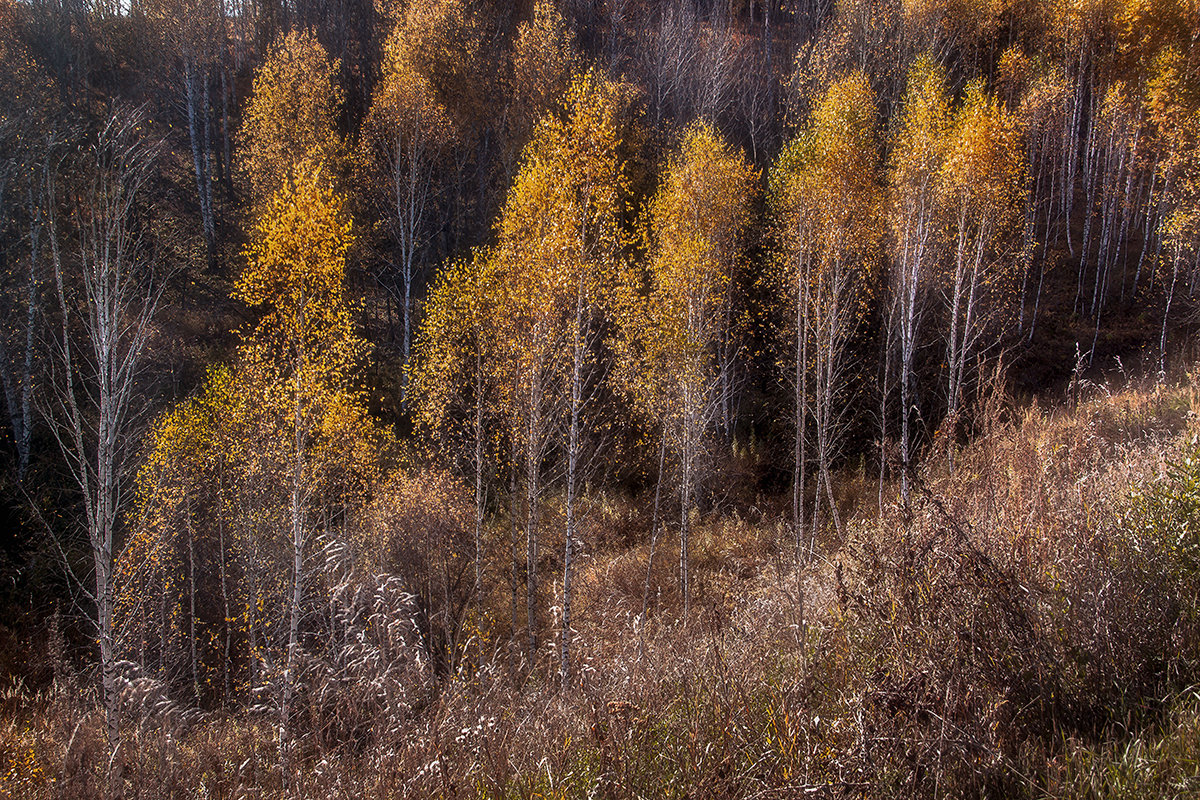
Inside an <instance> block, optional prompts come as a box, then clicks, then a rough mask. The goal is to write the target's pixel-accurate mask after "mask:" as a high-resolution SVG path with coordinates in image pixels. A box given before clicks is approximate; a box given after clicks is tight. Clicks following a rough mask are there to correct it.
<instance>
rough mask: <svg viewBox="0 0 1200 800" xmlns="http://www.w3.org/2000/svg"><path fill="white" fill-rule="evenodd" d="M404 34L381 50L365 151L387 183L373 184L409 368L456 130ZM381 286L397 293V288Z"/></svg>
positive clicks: (397, 34)
mask: <svg viewBox="0 0 1200 800" xmlns="http://www.w3.org/2000/svg"><path fill="white" fill-rule="evenodd" d="M405 35H406V32H405V30H404V28H402V27H397V28H396V30H394V31H393V32H392V34H391V36H389V38H388V40H387V43H386V44H385V45H384V65H383V78H382V80H381V81H380V84H379V87H378V88H377V89H376V93H375V98H374V100H373V101H372V104H371V110H370V112H369V113H368V115H367V119H366V122H365V123H364V131H363V149H364V151H365V152H364V156H365V161H366V164H365V166H366V169H367V170H368V171H371V172H374V173H375V174H377V175H379V176H380V177H382V178H383V180H382V181H373V183H375V184H376V186H377V187H378V189H377V191H380V194H381V195H383V196H384V197H386V198H387V201H388V202H387V204H386V205H387V208H388V214H387V217H388V228H389V229H390V231H391V236H392V240H393V241H394V243H395V245H396V261H397V263H396V265H395V271H396V272H397V273H398V274H399V278H400V287H399V289H400V291H399V292H398V294H399V297H398V298H397V300H398V301H399V303H400V305H401V318H402V325H403V334H402V339H401V354H402V356H403V359H404V362H405V363H406V364H407V363H408V360H409V356H410V353H411V349H412V329H413V323H412V317H413V304H412V298H413V283H414V280H415V279H416V278H417V277H418V273H419V272H420V270H421V267H422V266H423V264H422V256H423V250H424V249H425V246H426V243H427V241H428V239H429V238H430V236H431V234H432V233H433V232H434V226H433V224H432V223H433V222H434V221H435V219H436V218H435V217H434V214H433V211H434V208H433V207H432V206H433V202H434V200H435V199H436V196H437V189H438V185H439V182H440V181H441V180H442V179H443V178H444V177H445V176H443V175H440V174H439V171H440V168H441V167H443V166H445V162H446V160H447V159H448V158H449V156H450V154H451V152H450V151H451V148H452V147H453V142H454V138H455V131H454V128H453V126H452V125H451V122H450V117H449V115H448V114H447V112H446V109H445V108H443V106H442V104H441V103H440V102H439V101H438V99H437V97H436V96H435V94H434V91H433V87H432V86H430V84H429V82H428V81H427V80H426V79H425V77H424V76H423V75H421V74H420V73H419V72H417V71H416V70H415V69H414V68H413V65H412V63H411V60H412V59H411V54H410V53H409V43H408V42H406V41H405V38H404V37H405ZM381 184H382V185H381ZM383 283H384V287H385V288H386V289H388V290H389V291H391V292H393V293H395V291H396V287H394V285H393V282H392V281H389V280H386V279H385V280H384V282H383Z"/></svg>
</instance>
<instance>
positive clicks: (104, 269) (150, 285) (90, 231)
mask: <svg viewBox="0 0 1200 800" xmlns="http://www.w3.org/2000/svg"><path fill="white" fill-rule="evenodd" d="M144 123H145V119H144V117H143V115H142V114H141V113H140V112H138V111H124V110H117V111H114V112H112V113H111V114H110V115H109V117H108V119H107V120H106V122H105V124H104V126H103V128H102V129H101V130H100V132H99V134H98V135H97V137H96V138H95V140H94V141H92V142H91V143H90V145H89V146H88V148H87V150H86V152H85V154H84V155H83V159H82V163H81V165H80V167H81V173H82V174H81V183H80V185H79V186H78V187H72V189H73V191H72V190H70V189H68V192H69V196H68V198H67V199H66V207H67V208H68V209H69V210H70V216H69V218H68V219H66V220H60V219H59V217H58V213H57V203H56V202H54V200H51V201H50V202H49V203H48V204H47V206H46V208H47V213H48V214H49V218H48V227H49V240H50V241H49V244H50V249H51V257H52V262H53V273H54V287H55V296H56V298H57V300H58V313H59V326H58V330H57V332H56V335H55V336H54V337H53V341H52V356H53V359H54V366H53V371H52V379H51V385H52V387H53V391H52V398H53V399H52V405H51V408H50V410H49V414H48V417H49V421H50V423H51V430H52V431H53V433H54V436H55V438H56V439H57V441H58V444H59V447H60V449H61V450H62V454H63V457H64V459H65V460H66V463H67V466H68V467H69V470H70V474H71V477H72V478H73V480H74V482H75V485H76V487H77V488H78V490H79V494H80V497H81V500H82V505H83V522H84V528H85V529H86V533H87V539H88V543H89V545H90V549H91V554H92V570H93V579H94V581H93V588H92V589H91V590H90V591H88V592H87V594H88V597H89V599H90V600H91V601H92V602H93V603H94V604H95V613H96V616H95V619H94V623H95V630H96V636H97V639H98V643H99V648H100V682H101V691H102V697H103V706H104V727H105V735H106V738H107V742H108V747H109V750H110V752H112V751H115V750H116V748H117V746H118V744H119V742H120V729H119V720H118V718H117V690H118V686H117V673H116V657H115V650H114V647H113V580H112V577H113V564H114V553H115V547H116V545H117V540H118V534H119V528H120V525H121V516H122V514H123V513H124V511H125V509H126V503H127V499H128V498H127V493H126V489H127V480H128V478H129V477H130V476H129V471H128V467H129V464H130V457H131V455H132V453H133V451H134V443H135V442H136V436H135V431H136V430H137V427H138V425H139V412H140V411H141V403H142V397H141V395H140V393H139V388H140V387H139V380H140V378H141V377H142V369H143V366H144V363H145V355H146V348H147V346H148V344H149V342H150V339H151V337H152V335H153V333H154V318H155V314H156V312H157V311H158V301H159V298H160V296H161V294H162V288H163V275H162V272H161V270H159V269H156V264H155V263H154V262H153V260H152V255H153V254H152V249H151V246H150V243H149V241H148V240H147V238H146V236H145V231H144V229H143V228H142V225H141V219H140V216H141V213H142V211H143V208H142V204H143V203H144V196H143V193H144V191H145V189H146V185H147V183H148V182H149V180H150V178H151V175H152V172H153V169H154V164H155V158H156V156H157V152H158V147H157V145H156V144H154V143H153V142H151V141H149V140H148V138H147V136H146V134H145V132H144V130H143V127H142V126H143V125H144ZM51 196H52V197H53V198H57V195H56V193H55V192H54V189H53V187H52V188H51Z"/></svg>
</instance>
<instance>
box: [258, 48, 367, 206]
mask: <svg viewBox="0 0 1200 800" xmlns="http://www.w3.org/2000/svg"><path fill="white" fill-rule="evenodd" d="M339 69H340V62H339V61H338V60H337V59H330V58H329V56H328V55H327V54H326V52H325V48H324V47H322V46H321V43H320V42H318V41H317V38H316V36H315V35H314V34H313V33H312V31H293V32H292V33H289V34H287V35H286V36H284V37H283V38H282V39H281V40H279V41H277V42H276V43H275V45H274V46H273V47H272V48H271V51H270V53H268V55H267V59H266V61H265V62H264V63H263V65H262V67H260V68H259V70H258V72H257V73H256V74H255V76H254V93H253V94H252V96H251V98H250V102H249V103H248V104H247V106H246V110H245V112H244V113H243V116H242V129H241V133H240V136H239V139H240V141H241V152H240V154H239V158H238V165H239V169H240V171H241V172H242V174H243V175H244V176H245V179H246V182H247V185H248V188H249V191H250V196H251V199H252V201H253V202H254V203H256V204H257V203H262V202H265V201H266V200H267V199H268V198H270V197H271V196H272V195H273V194H274V193H275V192H277V191H278V190H279V188H280V187H281V186H283V185H284V183H285V182H286V181H287V179H288V178H289V177H291V176H292V175H293V174H294V173H295V171H296V170H297V169H298V168H300V167H302V166H305V167H306V168H307V169H310V170H311V169H320V170H323V171H324V172H325V174H327V175H329V176H332V177H336V176H339V175H340V172H341V168H342V161H343V159H344V145H343V142H342V140H341V137H340V136H339V135H338V132H337V115H338V110H339V109H340V107H341V105H342V101H343V99H344V93H343V91H342V88H341V86H340V85H339V83H338V80H337V75H338V71H339Z"/></svg>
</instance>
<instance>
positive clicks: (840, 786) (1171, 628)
mask: <svg viewBox="0 0 1200 800" xmlns="http://www.w3.org/2000/svg"><path fill="white" fill-rule="evenodd" d="M1093 393H1094V395H1095V396H1094V397H1092V398H1091V399H1084V400H1081V401H1080V402H1079V403H1078V405H1077V406H1076V407H1075V408H1073V409H1070V410H1060V411H1054V412H1048V411H1045V410H1042V409H1040V408H1038V407H1036V406H1033V407H1027V408H1023V409H1015V408H1013V407H1012V406H1011V405H1008V404H1006V403H1005V402H1003V400H1002V399H1000V400H996V401H995V402H993V403H992V404H991V406H990V407H989V408H990V410H989V411H988V414H987V415H986V416H985V420H984V424H983V425H982V430H981V433H980V435H979V437H978V438H977V439H976V440H975V441H974V442H972V443H971V444H970V445H969V446H967V447H965V448H961V449H959V450H957V451H955V452H953V453H952V454H951V453H950V452H948V451H947V450H945V449H941V450H938V449H937V448H935V450H934V452H932V453H931V454H930V455H929V457H928V459H927V461H926V464H925V467H924V469H923V470H922V472H921V474H920V475H918V476H917V477H916V479H915V480H914V482H913V485H912V491H911V495H910V498H909V502H907V503H904V502H902V501H901V499H900V498H899V497H895V496H893V497H892V499H891V501H890V502H885V503H884V504H883V505H882V506H880V505H879V504H878V503H877V502H876V498H875V497H873V496H872V493H871V492H868V491H863V492H859V493H858V496H861V497H862V498H864V499H863V501H862V502H863V506H862V507H860V508H854V509H847V510H848V511H850V512H853V513H850V514H847V515H846V516H847V518H848V519H849V520H850V521H849V523H848V525H847V527H846V530H845V533H844V536H842V537H841V538H839V537H837V536H834V535H832V534H831V535H829V536H826V537H824V538H822V539H821V542H822V546H821V547H819V548H818V549H817V550H816V552H815V554H814V555H813V557H812V558H811V559H810V558H807V557H805V558H804V559H803V560H802V561H799V562H798V561H797V557H796V556H795V548H794V545H793V544H790V543H791V542H793V538H792V534H791V533H790V531H789V530H788V529H787V527H786V526H785V525H784V524H783V523H781V522H775V521H773V520H770V519H765V520H761V521H760V520H755V521H753V522H751V521H748V520H746V519H742V518H740V517H737V516H733V515H725V516H713V517H711V518H706V519H702V520H698V521H697V528H696V532H695V539H694V540H695V542H697V548H698V551H699V552H698V553H697V554H696V560H695V563H696V565H697V574H698V579H697V586H698V589H697V594H698V597H697V599H696V601H695V602H694V606H693V613H692V616H691V617H690V618H689V619H688V620H686V621H683V620H680V619H679V618H678V602H677V601H678V598H677V597H675V596H674V594H673V591H674V590H673V589H672V572H671V569H672V563H673V558H672V556H671V552H672V546H673V542H671V541H670V536H669V535H664V536H663V537H661V540H660V541H659V542H657V551H656V554H655V559H656V561H655V564H654V565H652V567H651V569H649V570H648V569H647V558H648V557H649V548H648V547H647V544H646V542H645V541H643V539H644V538H645V537H637V536H633V537H631V536H630V533H629V531H626V530H623V529H622V530H621V531H620V532H619V533H618V532H614V531H602V530H598V526H596V525H593V529H592V533H591V534H590V535H591V536H592V541H593V544H594V547H593V548H592V549H591V551H590V552H588V554H587V555H586V556H585V557H582V558H581V561H580V566H579V573H578V576H579V577H578V580H579V587H580V588H579V594H578V597H579V598H580V600H579V601H578V613H577V616H576V619H577V625H578V629H577V638H576V640H575V648H576V652H577V653H578V661H577V665H576V666H577V672H578V679H577V681H576V682H575V683H574V684H573V685H571V686H568V687H562V686H560V685H559V684H558V682H557V680H556V678H555V677H554V670H555V663H554V658H553V652H554V651H553V648H554V646H555V642H553V641H549V642H546V643H545V645H544V648H543V649H544V656H545V657H544V659H543V660H542V661H539V662H538V663H535V664H528V663H525V662H524V661H523V660H522V659H521V658H520V657H519V656H518V655H517V654H515V653H513V652H510V651H508V650H507V649H505V648H504V647H502V646H499V645H496V644H495V643H496V642H499V641H500V640H501V639H502V636H503V631H498V630H494V629H493V628H494V627H496V625H495V623H494V622H493V623H489V620H493V621H494V620H495V619H496V618H497V617H496V615H495V614H493V613H492V611H491V610H488V609H482V610H477V611H474V612H471V613H470V614H469V615H468V617H469V622H468V628H469V629H470V631H471V635H470V636H469V637H467V641H466V643H464V644H463V645H462V648H463V650H462V653H461V654H460V656H459V657H457V658H456V659H451V660H450V662H451V664H452V665H453V669H450V670H448V671H447V672H445V673H444V674H442V675H437V676H432V677H431V676H430V675H429V674H426V673H420V672H419V671H411V672H409V673H405V675H408V676H409V677H405V678H404V680H405V681H415V682H420V681H427V682H428V685H424V686H420V687H416V688H414V689H412V690H411V691H409V690H408V689H406V690H405V691H406V694H405V695H404V697H405V698H409V699H405V702H404V703H399V702H394V703H393V702H383V701H380V700H378V699H377V698H374V695H370V696H368V695H369V693H367V692H365V690H364V689H363V687H364V686H369V685H372V684H371V683H370V680H371V676H370V675H367V674H365V673H363V674H359V673H361V672H362V670H363V669H366V668H365V667H362V666H359V667H357V668H356V669H358V670H359V672H356V673H355V675H356V677H355V679H354V680H353V681H352V682H350V683H346V682H345V681H343V679H342V678H340V677H339V675H340V673H337V672H336V671H329V670H327V671H326V672H320V671H318V670H315V669H314V670H313V671H310V673H309V674H308V675H307V676H306V680H307V683H308V688H307V692H306V697H307V698H308V700H309V703H310V708H311V709H312V710H311V711H310V713H309V714H308V715H307V717H306V719H307V721H308V724H307V727H306V728H304V729H302V730H300V731H299V732H298V733H297V737H298V738H297V740H296V741H295V742H292V743H289V747H290V749H289V753H293V754H295V755H296V757H295V758H291V759H289V764H291V765H292V766H291V768H290V769H289V770H288V772H287V773H286V774H285V773H283V772H281V770H280V767H279V763H280V759H279V757H278V753H279V745H278V743H277V742H276V741H275V739H274V737H275V735H276V729H275V727H274V726H273V725H272V722H271V720H270V718H268V717H266V716H258V715H255V714H253V713H250V712H246V711H237V712H235V711H230V712H226V713H215V712H206V713H201V712H199V711H197V710H195V709H190V708H188V707H187V706H186V704H184V703H182V702H181V701H178V700H177V699H173V698H170V697H166V696H165V695H164V694H162V693H161V692H160V691H158V690H156V688H155V685H154V683H153V682H152V681H149V680H147V679H131V680H130V681H128V683H127V686H126V692H125V695H124V696H123V708H124V711H123V713H124V715H125V730H126V731H127V734H126V737H125V741H124V744H123V746H122V748H121V750H120V751H119V752H118V753H117V756H116V758H115V759H114V761H113V763H111V764H110V763H109V762H108V761H107V760H106V756H105V748H104V745H103V725H102V721H101V716H100V714H99V713H98V711H97V708H96V704H95V698H94V697H93V696H92V695H90V694H89V693H88V692H87V691H85V690H83V689H81V688H80V687H82V686H89V685H91V684H92V683H94V681H91V680H90V676H88V675H78V676H71V675H62V676H60V677H59V679H58V680H57V681H56V683H55V684H54V686H53V687H51V688H49V689H46V690H43V691H39V692H29V691H26V690H24V689H23V688H22V687H19V686H18V687H13V688H11V689H9V690H7V691H6V692H4V693H3V695H2V696H0V706H2V708H3V714H2V715H0V796H7V797H14V798H15V797H20V798H50V797H72V798H74V797H80V798H87V797H102V796H105V795H114V796H123V797H131V798H132V797H147V798H149V797H155V798H158V797H172V796H174V797H210V798H235V797H236V798H254V797H279V796H291V797H311V798H317V797H322V798H323V797H364V798H404V797H414V798H415V797H446V798H450V797H455V798H462V797H477V798H525V797H543V798H546V797H560V798H572V797H578V798H585V797H645V798H651V797H653V798H672V797H673V798H685V797H687V798H703V797H711V798H724V797H745V798H750V797H792V796H817V797H820V796H859V797H880V798H882V797H899V796H908V797H1028V798H1057V797H1096V798H1119V797H1180V796H1194V795H1195V794H1196V792H1197V791H1200V744H1197V743H1198V742H1200V736H1198V734H1200V690H1197V688H1196V683H1197V678H1196V664H1197V658H1198V657H1200V606H1198V603H1200V522H1198V521H1197V520H1200V516H1198V512H1200V440H1198V439H1197V436H1198V435H1200V425H1198V423H1197V419H1196V412H1197V410H1198V409H1200V402H1198V401H1200V396H1198V394H1197V389H1196V387H1195V385H1194V384H1193V383H1192V382H1188V383H1185V384H1184V385H1181V386H1177V387H1171V388H1167V387H1155V388H1147V389H1129V390H1126V391H1122V392H1117V393H1112V394H1110V393H1108V392H1105V391H1103V390H1099V389H1096V390H1094V391H1093ZM951 456H952V459H951ZM951 460H953V463H954V467H953V470H952V471H951V469H950V462H951ZM891 491H892V492H893V493H894V492H895V487H893V488H892V489H891ZM600 516H601V517H602V519H604V520H608V523H606V524H610V525H611V526H614V530H615V526H618V525H626V526H627V524H628V519H629V517H628V516H627V515H626V516H625V517H622V513H621V510H620V509H619V508H616V507H612V508H607V510H605V512H604V514H602V515H600ZM622 519H624V520H625V522H622ZM647 575H649V579H648V578H647ZM646 585H649V586H650V587H651V594H652V597H651V598H649V599H648V600H647V598H645V597H643V593H644V590H645V586H646ZM497 602H499V601H497ZM643 604H645V607H646V608H647V610H648V614H647V615H645V616H643V614H642V609H643ZM489 625H491V627H489ZM471 626H474V627H471ZM481 643H487V644H488V646H486V647H485V646H483V644H481ZM381 668H382V667H381ZM389 674H390V673H389ZM339 681H342V682H339ZM339 698H342V699H343V700H344V701H345V702H342V700H339ZM335 717H336V718H335ZM345 731H349V732H351V733H346V734H343V733H337V735H334V733H331V732H345ZM351 734H352V735H351ZM110 776H111V777H110Z"/></svg>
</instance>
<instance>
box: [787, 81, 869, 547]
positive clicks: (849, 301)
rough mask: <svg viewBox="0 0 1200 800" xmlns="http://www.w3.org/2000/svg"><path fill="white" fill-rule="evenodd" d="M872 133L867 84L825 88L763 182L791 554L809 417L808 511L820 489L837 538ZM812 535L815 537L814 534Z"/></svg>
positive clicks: (798, 524) (862, 301) (799, 519)
mask: <svg viewBox="0 0 1200 800" xmlns="http://www.w3.org/2000/svg"><path fill="white" fill-rule="evenodd" d="M878 140H879V133H878V121H877V113H876V110H875V98H874V94H873V92H872V91H871V87H870V84H869V83H868V82H867V79H866V76H865V75H863V74H861V73H857V74H852V75H850V76H848V77H846V78H843V79H842V80H840V81H838V82H836V83H834V84H833V85H832V86H830V87H829V89H828V90H827V91H826V92H825V94H824V95H823V96H822V97H821V98H820V99H819V100H818V102H817V104H816V106H815V108H814V110H813V115H812V119H811V120H810V121H809V124H808V125H807V126H806V128H805V129H804V131H803V132H802V133H801V135H800V137H799V138H797V139H796V140H795V141H793V142H792V143H791V144H790V145H789V146H788V147H787V148H786V149H785V150H784V152H783V153H782V154H781V155H780V157H779V161H778V163H777V165H776V167H775V169H774V170H773V172H772V175H771V200H772V205H773V206H774V210H775V214H776V216H777V220H778V226H779V230H778V232H779V240H780V248H781V251H780V253H779V260H778V267H779V273H780V274H779V275H778V276H777V280H778V283H779V284H780V288H781V289H782V291H783V293H784V296H786V297H787V299H788V303H787V305H788V307H789V309H790V311H791V313H790V314H789V317H790V319H789V320H788V322H789V325H788V328H789V329H790V332H791V334H792V337H793V346H792V352H791V354H790V357H791V359H792V363H791V364H790V365H789V366H790V369H789V370H788V373H789V376H790V378H791V382H792V389H793V412H794V425H795V428H794V431H795V439H794V447H793V473H792V517H793V526H794V530H795V532H796V537H797V548H798V549H799V547H800V541H801V536H802V532H803V530H804V527H805V526H804V508H803V501H804V493H805V488H806V487H805V486H804V477H805V456H806V453H805V449H806V448H805V440H806V433H805V431H806V428H807V420H808V418H809V415H810V414H811V416H812V419H813V425H814V428H815V431H814V432H815V436H816V450H817V453H816V456H817V470H818V472H817V478H818V486H817V505H816V507H814V509H813V521H814V528H815V523H816V520H817V518H818V513H819V509H820V503H821V498H820V494H821V490H822V488H823V489H824V492H825V498H826V499H827V500H828V503H829V509H830V512H831V514H832V515H833V519H834V523H835V525H836V526H837V528H838V529H839V531H840V529H841V520H840V517H839V516H838V513H837V504H836V502H835V500H834V496H833V482H832V478H831V476H830V472H829V467H830V462H831V461H832V460H833V458H834V457H836V455H837V453H838V450H839V447H840V443H841V440H842V437H843V436H844V434H845V432H846V428H847V426H848V424H849V408H850V403H849V395H848V389H849V386H848V384H849V375H848V374H847V373H848V368H849V366H850V365H849V364H848V360H847V354H848V346H849V344H850V341H851V339H852V337H853V336H854V334H855V332H856V330H857V329H858V327H859V325H860V323H861V322H862V320H863V318H864V316H865V314H866V312H867V310H868V307H869V306H868V303H869V299H870V296H871V289H872V288H873V287H872V279H873V277H874V274H875V272H876V271H877V265H878V259H879V255H880V252H879V251H880V244H881V239H882V233H883V230H882V226H881V225H880V224H879V222H878V220H879V217H880V211H881V209H882V204H883V203H882V201H883V195H882V187H881V184H880V174H879V173H880V169H879V166H880V165H879V155H878V154H879V141H878ZM814 534H815V529H814Z"/></svg>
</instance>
